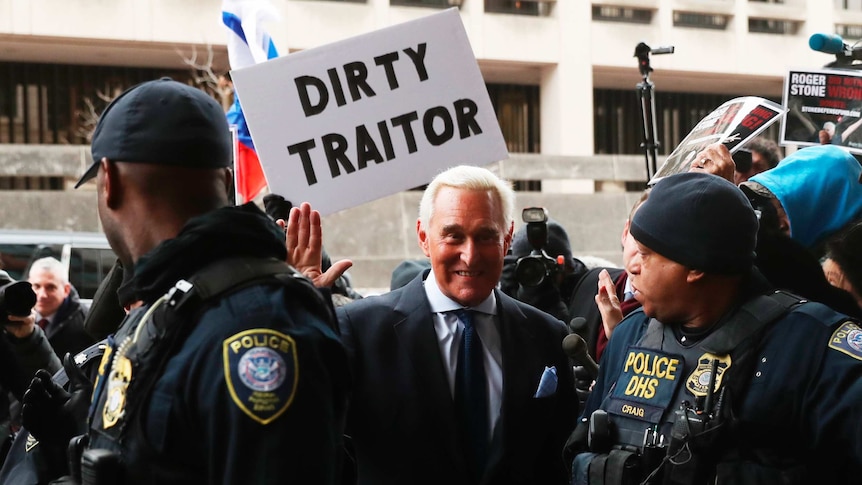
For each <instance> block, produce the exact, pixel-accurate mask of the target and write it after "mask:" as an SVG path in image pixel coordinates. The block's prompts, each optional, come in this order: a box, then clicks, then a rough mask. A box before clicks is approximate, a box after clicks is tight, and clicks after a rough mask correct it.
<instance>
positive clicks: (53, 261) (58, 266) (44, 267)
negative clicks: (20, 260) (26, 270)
mask: <svg viewBox="0 0 862 485" xmlns="http://www.w3.org/2000/svg"><path fill="white" fill-rule="evenodd" d="M34 271H48V272H50V273H51V274H53V275H54V277H55V278H57V279H58V280H60V282H62V283H63V284H64V285H65V284H67V283H68V282H69V276H68V270H67V269H66V266H65V265H64V264H63V263H61V262H60V261H58V260H57V258H52V257H50V256H48V257H47V258H41V259H37V260H36V261H33V264H31V265H30V274H32V273H33V272H34Z"/></svg>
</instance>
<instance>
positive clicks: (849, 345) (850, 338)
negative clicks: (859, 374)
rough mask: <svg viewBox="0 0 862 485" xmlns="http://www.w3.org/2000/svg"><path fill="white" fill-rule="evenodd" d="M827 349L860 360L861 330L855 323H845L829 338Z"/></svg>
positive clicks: (861, 352)
mask: <svg viewBox="0 0 862 485" xmlns="http://www.w3.org/2000/svg"><path fill="white" fill-rule="evenodd" d="M829 348H830V349H834V350H837V351H839V352H843V353H845V354H847V355H849V356H850V357H853V358H854V359H858V360H862V328H859V324H858V323H856V322H851V321H849V320H848V321H846V322H844V323H842V324H841V326H839V327H838V328H837V329H836V330H835V331H834V332H832V337H830V338H829Z"/></svg>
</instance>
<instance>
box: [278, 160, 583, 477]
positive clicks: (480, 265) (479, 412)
mask: <svg viewBox="0 0 862 485" xmlns="http://www.w3.org/2000/svg"><path fill="white" fill-rule="evenodd" d="M513 208H514V192H513V191H512V189H511V187H509V186H508V184H507V183H506V182H504V181H503V180H501V179H499V178H498V177H497V176H496V175H494V174H493V173H491V172H490V171H488V170H486V169H483V168H479V167H471V166H459V167H454V168H451V169H449V170H447V171H445V172H443V173H441V174H440V175H438V176H437V177H435V178H434V180H433V181H431V183H430V184H429V186H428V188H427V189H426V190H425V194H424V195H423V197H422V201H421V203H420V209H419V219H418V221H417V223H416V232H417V236H418V243H419V246H420V248H421V249H422V251H423V253H424V254H425V256H427V257H428V258H429V260H430V263H431V264H430V266H431V267H430V268H429V269H426V270H424V271H422V272H421V273H420V274H418V275H417V276H416V277H415V278H414V279H413V280H412V281H410V282H409V283H407V284H406V285H404V286H403V287H401V288H399V289H397V290H394V291H391V292H389V293H387V294H385V295H381V296H374V297H369V298H364V299H362V300H357V301H354V302H352V303H350V304H348V305H345V306H342V307H340V308H338V309H337V313H338V320H339V325H340V328H341V333H342V339H343V342H344V344H345V346H346V347H347V353H348V357H349V359H350V367H351V370H352V371H353V377H354V392H353V397H352V400H351V408H350V411H349V413H348V425H347V427H348V429H347V434H349V435H350V436H351V437H352V439H353V444H354V448H355V451H356V454H355V456H356V467H357V483H359V484H360V485H362V484H375V485H380V484H401V483H412V484H438V483H446V484H458V485H467V484H478V483H483V484H488V485H489V484H556V483H559V484H562V483H566V482H567V477H566V472H565V466H564V464H563V461H562V457H561V450H562V447H563V443H564V441H565V438H566V435H567V433H568V431H567V430H570V429H572V427H573V426H574V417H575V416H574V415H575V413H576V412H577V406H578V404H577V400H576V398H575V395H574V382H573V375H572V368H571V364H570V362H569V360H568V358H567V357H566V355H565V354H564V353H563V350H562V341H563V337H565V336H566V334H567V330H566V327H565V325H563V323H562V322H560V321H558V320H556V319H555V318H553V317H551V316H550V315H548V314H546V313H544V312H541V311H539V310H536V309H535V308H533V307H531V306H529V305H527V304H525V303H522V302H519V301H517V300H515V299H513V298H511V297H509V296H507V295H506V294H504V293H503V292H501V291H500V290H498V289H497V288H496V286H497V282H498V281H499V279H500V274H501V272H502V269H503V258H504V256H505V255H506V252H507V250H508V249H509V245H510V243H511V241H512V231H513V228H514V226H513V218H512V213H513ZM319 224H320V218H319V214H316V213H315V212H313V211H311V208H310V206H309V205H308V204H307V203H303V204H302V206H301V207H299V208H296V207H294V208H293V210H292V213H291V215H290V221H289V225H288V233H287V242H288V247H290V248H292V250H294V251H298V250H299V249H298V248H299V247H302V246H304V244H302V243H303V241H306V240H310V239H315V240H317V241H318V242H319V239H318V237H317V236H319V234H320V232H319V231H320V227H318V226H319ZM309 225H310V226H311V229H309ZM309 234H312V235H314V234H316V235H317V236H315V237H313V238H309ZM303 235H304V237H303ZM317 250H318V253H319V248H317ZM294 260H295V261H296V262H297V263H299V261H298V260H297V259H296V258H294ZM318 261H319V258H318ZM297 268H298V269H300V270H302V271H303V272H304V273H305V274H306V275H309V274H313V273H316V272H319V268H314V271H310V272H306V271H305V270H306V269H307V268H304V267H303V265H301V264H299V265H298V266H297Z"/></svg>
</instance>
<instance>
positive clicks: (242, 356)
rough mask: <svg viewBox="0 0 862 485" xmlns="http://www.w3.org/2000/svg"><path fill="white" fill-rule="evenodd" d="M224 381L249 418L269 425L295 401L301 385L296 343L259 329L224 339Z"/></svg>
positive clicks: (273, 332)
mask: <svg viewBox="0 0 862 485" xmlns="http://www.w3.org/2000/svg"><path fill="white" fill-rule="evenodd" d="M222 351H223V356H224V378H225V382H226V383H227V388H228V391H229V392H230V396H231V398H232V399H233V402H234V403H235V404H236V405H237V407H239V408H240V409H241V410H242V411H243V412H244V413H245V414H247V415H248V416H249V417H250V418H252V419H253V420H255V421H257V422H258V423H260V424H269V423H271V422H272V421H274V420H275V419H276V418H278V417H279V416H281V415H282V413H284V412H285V411H286V410H287V408H289V407H290V404H291V403H292V402H293V398H294V395H295V394H296V386H297V384H298V382H299V362H298V359H297V354H296V342H295V341H294V340H293V338H292V337H290V336H289V335H285V334H283V333H281V332H279V331H276V330H271V329H266V328H257V329H253V330H245V331H243V332H240V333H237V334H235V335H232V336H231V337H228V338H227V339H225V341H224V343H223V344H222Z"/></svg>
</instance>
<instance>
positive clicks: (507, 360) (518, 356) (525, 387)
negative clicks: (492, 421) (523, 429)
mask: <svg viewBox="0 0 862 485" xmlns="http://www.w3.org/2000/svg"><path fill="white" fill-rule="evenodd" d="M495 291H497V290H495ZM496 296H497V317H498V318H497V325H498V330H499V332H500V345H501V348H502V352H503V399H502V404H501V409H500V418H499V421H498V422H497V425H496V427H495V428H494V436H493V438H492V440H491V449H490V453H489V457H488V467H487V468H486V472H485V478H486V479H487V478H488V477H490V476H492V475H493V469H494V468H495V467H497V466H499V465H501V460H502V459H503V458H504V452H505V451H506V448H507V447H508V446H510V445H511V443H509V441H510V439H511V438H510V436H511V434H512V429H513V427H516V426H517V425H518V422H519V420H521V419H523V413H522V410H523V406H524V403H525V396H527V397H529V396H531V395H532V392H533V391H535V389H529V387H530V383H531V381H532V376H530V369H531V368H532V367H533V366H532V365H530V364H531V363H532V362H533V361H534V360H535V359H536V353H535V345H534V344H533V343H532V340H533V339H534V336H533V334H532V332H531V329H530V325H529V322H528V321H527V318H526V316H525V315H524V313H523V312H522V311H521V309H520V308H518V306H517V305H516V304H515V302H514V300H512V299H511V298H510V297H508V296H506V295H505V294H503V293H502V292H499V291H497V294H496Z"/></svg>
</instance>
